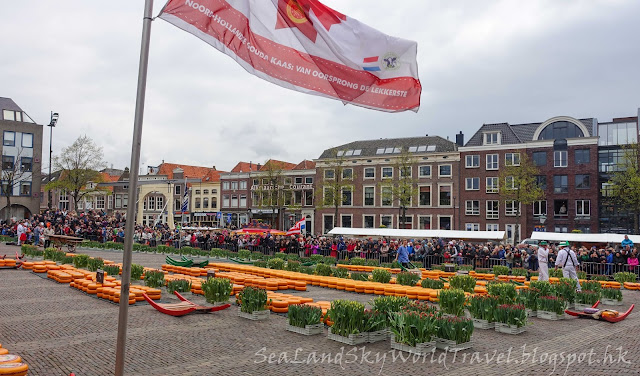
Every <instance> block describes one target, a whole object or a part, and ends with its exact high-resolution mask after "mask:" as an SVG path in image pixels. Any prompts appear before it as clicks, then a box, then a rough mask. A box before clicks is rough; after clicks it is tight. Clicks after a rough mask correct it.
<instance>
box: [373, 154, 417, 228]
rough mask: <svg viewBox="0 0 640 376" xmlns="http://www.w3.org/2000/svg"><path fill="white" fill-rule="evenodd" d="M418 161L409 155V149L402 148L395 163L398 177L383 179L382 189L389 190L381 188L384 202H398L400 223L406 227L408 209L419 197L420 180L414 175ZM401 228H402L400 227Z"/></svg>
mask: <svg viewBox="0 0 640 376" xmlns="http://www.w3.org/2000/svg"><path fill="white" fill-rule="evenodd" d="M416 163H417V161H416V159H415V158H414V157H413V156H412V155H411V154H410V153H409V151H408V150H407V148H402V152H401V153H400V155H399V156H398V157H397V158H396V160H395V162H394V167H395V170H396V171H398V175H397V177H396V178H395V179H388V178H383V180H382V182H381V183H380V184H381V187H388V189H387V190H384V189H382V188H381V195H382V199H383V200H389V201H394V200H397V201H398V210H399V214H400V222H401V223H402V227H401V228H404V227H405V224H406V217H407V207H409V206H411V203H412V200H413V198H414V197H417V196H418V193H419V189H418V184H417V183H418V180H417V179H415V177H414V175H413V166H414V165H416ZM398 227H399V228H400V226H398Z"/></svg>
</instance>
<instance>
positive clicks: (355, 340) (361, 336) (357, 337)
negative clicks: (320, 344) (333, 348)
mask: <svg viewBox="0 0 640 376" xmlns="http://www.w3.org/2000/svg"><path fill="white" fill-rule="evenodd" d="M368 337H369V336H367V334H366V333H358V334H349V337H343V336H340V335H337V334H333V333H332V332H331V328H329V334H328V335H327V338H329V339H330V340H332V341H336V342H341V343H346V344H347V345H351V346H355V345H360V344H362V343H367V341H368V340H369V338H368Z"/></svg>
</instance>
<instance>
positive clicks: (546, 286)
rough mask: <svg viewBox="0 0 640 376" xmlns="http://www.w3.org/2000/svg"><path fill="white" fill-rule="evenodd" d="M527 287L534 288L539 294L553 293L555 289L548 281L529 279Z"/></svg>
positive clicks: (547, 294)
mask: <svg viewBox="0 0 640 376" xmlns="http://www.w3.org/2000/svg"><path fill="white" fill-rule="evenodd" d="M529 288H531V289H536V290H538V292H539V296H549V295H553V293H554V291H555V289H554V288H553V285H552V284H551V283H550V282H549V281H531V283H529Z"/></svg>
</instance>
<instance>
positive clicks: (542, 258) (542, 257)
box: [538, 240, 549, 281]
mask: <svg viewBox="0 0 640 376" xmlns="http://www.w3.org/2000/svg"><path fill="white" fill-rule="evenodd" d="M547 247H548V245H547V242H546V241H544V240H543V241H541V242H540V247H538V268H539V269H538V273H539V274H538V281H548V280H549V249H548V248H547Z"/></svg>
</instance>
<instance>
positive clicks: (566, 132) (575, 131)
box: [538, 121, 584, 140]
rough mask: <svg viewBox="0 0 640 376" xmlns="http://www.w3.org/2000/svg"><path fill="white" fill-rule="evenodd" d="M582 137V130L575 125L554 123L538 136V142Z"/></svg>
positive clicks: (565, 122) (562, 122)
mask: <svg viewBox="0 0 640 376" xmlns="http://www.w3.org/2000/svg"><path fill="white" fill-rule="evenodd" d="M575 137H584V134H583V133H582V130H581V129H580V128H579V127H578V126H577V125H575V124H573V123H571V122H568V121H556V122H555V123H551V124H549V125H547V126H546V127H545V128H544V129H543V130H542V132H540V135H539V136H538V140H552V139H562V138H575Z"/></svg>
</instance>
